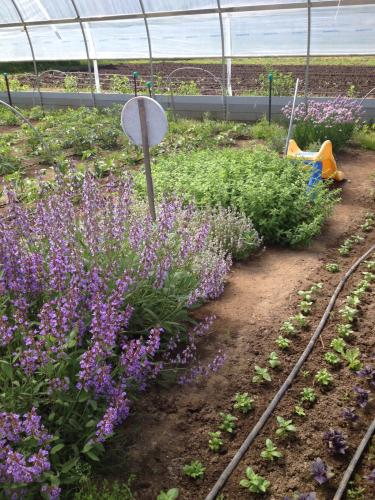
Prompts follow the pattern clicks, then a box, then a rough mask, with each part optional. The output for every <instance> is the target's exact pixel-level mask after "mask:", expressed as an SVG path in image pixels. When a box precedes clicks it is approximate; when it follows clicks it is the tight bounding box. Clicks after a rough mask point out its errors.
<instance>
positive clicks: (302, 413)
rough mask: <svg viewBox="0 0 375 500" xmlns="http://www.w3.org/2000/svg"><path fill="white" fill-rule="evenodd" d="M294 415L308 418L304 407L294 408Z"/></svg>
mask: <svg viewBox="0 0 375 500" xmlns="http://www.w3.org/2000/svg"><path fill="white" fill-rule="evenodd" d="M294 413H295V414H296V415H298V416H299V417H306V412H305V410H304V408H303V407H302V406H298V405H296V406H295V407H294Z"/></svg>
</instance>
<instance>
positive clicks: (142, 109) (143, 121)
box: [138, 99, 156, 221]
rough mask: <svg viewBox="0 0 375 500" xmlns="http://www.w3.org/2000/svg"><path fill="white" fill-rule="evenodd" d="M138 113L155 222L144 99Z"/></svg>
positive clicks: (150, 205) (148, 189) (139, 104)
mask: <svg viewBox="0 0 375 500" xmlns="http://www.w3.org/2000/svg"><path fill="white" fill-rule="evenodd" d="M138 111H139V120H140V122H141V132H142V148H143V156H144V162H145V173H146V184H147V196H148V204H149V207H150V213H151V217H152V220H154V221H155V220H156V212H155V197H154V186H153V182H152V175H151V161H150V148H149V144H148V130H147V121H146V109H145V103H144V99H139V100H138Z"/></svg>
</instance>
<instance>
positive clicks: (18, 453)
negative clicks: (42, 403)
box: [0, 408, 51, 484]
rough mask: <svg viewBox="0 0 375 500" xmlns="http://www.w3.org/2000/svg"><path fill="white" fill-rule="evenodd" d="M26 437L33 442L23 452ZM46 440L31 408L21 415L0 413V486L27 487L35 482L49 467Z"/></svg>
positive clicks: (44, 430) (44, 432)
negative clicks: (21, 485)
mask: <svg viewBox="0 0 375 500" xmlns="http://www.w3.org/2000/svg"><path fill="white" fill-rule="evenodd" d="M26 438H34V440H35V441H36V443H37V445H36V446H35V447H33V449H32V450H28V451H27V452H26V451H25V450H24V449H23V448H22V443H23V441H24V439H26ZM50 439H51V436H49V435H48V433H47V431H46V429H45V427H44V426H43V424H42V423H41V417H40V416H39V415H38V414H37V413H36V410H35V408H32V409H31V411H30V412H29V413H26V414H24V415H23V416H20V415H18V414H15V413H6V412H2V413H0V483H8V484H15V483H28V484H29V483H33V482H35V481H37V480H39V479H40V477H41V476H42V474H43V472H46V471H49V470H50V468H51V464H50V461H49V452H48V449H49V441H50Z"/></svg>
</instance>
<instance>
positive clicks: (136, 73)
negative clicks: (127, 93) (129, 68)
mask: <svg viewBox="0 0 375 500" xmlns="http://www.w3.org/2000/svg"><path fill="white" fill-rule="evenodd" d="M137 78H139V73H138V71H133V80H134V95H135V97H137Z"/></svg>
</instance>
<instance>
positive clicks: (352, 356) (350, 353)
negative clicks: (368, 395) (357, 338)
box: [343, 347, 363, 371]
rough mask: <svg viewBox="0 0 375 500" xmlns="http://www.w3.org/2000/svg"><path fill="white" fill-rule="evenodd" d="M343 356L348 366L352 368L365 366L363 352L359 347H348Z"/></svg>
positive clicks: (358, 368) (357, 368) (355, 369)
mask: <svg viewBox="0 0 375 500" xmlns="http://www.w3.org/2000/svg"><path fill="white" fill-rule="evenodd" d="M343 358H344V359H345V361H346V362H347V363H348V367H349V368H350V369H351V370H354V371H358V370H360V369H361V368H362V366H363V363H362V361H361V352H360V350H359V348H358V347H355V348H354V349H347V350H346V352H345V354H344V355H343Z"/></svg>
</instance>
